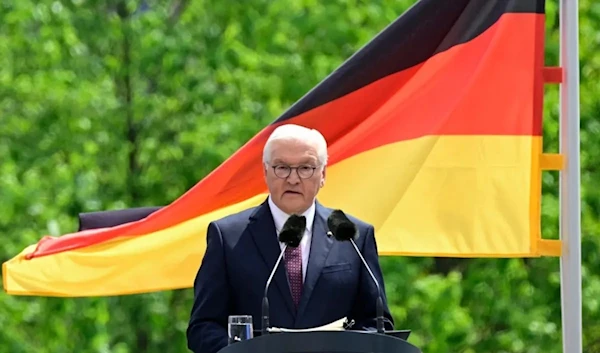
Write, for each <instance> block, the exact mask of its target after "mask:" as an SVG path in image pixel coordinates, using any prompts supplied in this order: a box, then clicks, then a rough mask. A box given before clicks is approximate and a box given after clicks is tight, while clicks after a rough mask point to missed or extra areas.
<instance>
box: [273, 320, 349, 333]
mask: <svg viewBox="0 0 600 353" xmlns="http://www.w3.org/2000/svg"><path fill="white" fill-rule="evenodd" d="M346 320H347V318H345V317H343V318H341V319H339V320H337V321H334V322H332V323H330V324H327V325H323V326H320V327H312V328H304V329H291V328H279V327H271V328H269V332H312V331H344V323H345V322H346Z"/></svg>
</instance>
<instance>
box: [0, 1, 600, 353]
mask: <svg viewBox="0 0 600 353" xmlns="http://www.w3.org/2000/svg"><path fill="white" fill-rule="evenodd" d="M412 3H413V0H379V1H359V0H335V1H334V0H329V1H317V0H245V1H232V0H230V1H224V0H195V1H191V0H163V1H151V0H135V1H133V0H132V1H127V0H104V1H98V0H63V1H53V0H18V1H15V0H0V54H1V55H0V195H1V200H2V202H1V203H0V232H1V234H2V235H3V240H2V242H0V261H2V262H4V261H6V260H8V259H9V258H11V257H13V256H14V255H16V254H17V253H18V252H20V251H21V250H22V249H23V248H24V247H25V246H27V245H29V244H33V243H35V242H37V241H38V240H39V238H40V237H41V236H42V235H44V234H50V235H60V234H64V233H67V232H72V231H74V230H76V228H77V224H76V222H77V214H78V213H79V212H88V211H97V210H107V209H117V208H126V207H137V206H150V205H166V204H168V203H170V202H171V201H173V200H174V199H176V198H177V197H178V196H180V195H181V194H182V193H184V192H185V191H186V190H187V189H189V188H190V187H191V186H192V185H194V184H195V183H196V182H197V181H198V180H200V179H201V178H202V177H204V176H205V175H206V174H207V173H208V172H210V171H211V170H212V169H213V168H215V167H216V166H218V165H219V164H220V163H221V162H222V161H224V160H225V159H226V158H227V157H228V156H229V155H231V154H232V153H233V152H234V151H235V150H236V149H237V148H239V147H240V146H241V145H242V144H243V143H245V142H246V141H247V140H248V139H250V138H251V137H252V136H253V135H254V134H255V133H256V132H257V131H259V130H260V129H261V128H263V127H264V126H265V125H266V124H268V123H270V122H271V121H273V120H274V119H275V118H276V117H277V116H279V115H280V114H281V113H282V112H283V111H285V110H286V109H287V108H288V107H289V106H290V105H291V104H292V103H294V102H295V101H296V100H298V99H299V98H300V97H301V96H302V95H304V94H305V93H306V92H307V91H308V90H310V89H311V88H312V87H313V86H315V85H316V84H317V83H318V82H319V81H321V80H322V79H323V78H324V77H325V76H327V75H328V74H329V73H330V72H331V71H333V70H334V69H335V68H336V67H337V66H338V65H340V64H341V63H342V62H343V61H344V60H345V59H346V58H348V57H349V56H350V55H351V54H352V53H354V52H355V51H356V50H358V49H359V48H360V47H361V46H362V45H364V44H365V43H367V42H368V41H369V40H370V39H371V38H372V37H373V36H374V35H375V34H377V33H378V32H379V31H380V30H382V29H383V28H384V27H385V26H386V25H387V24H389V23H390V22H392V21H393V20H394V19H395V18H396V17H397V16H399V15H400V14H401V13H402V12H404V11H405V10H406V9H407V8H408V7H409V6H411V5H412ZM557 11H558V4H557V0H548V1H547V19H546V28H547V43H546V48H547V49H546V63H547V65H558V54H559V45H558V38H559V33H558V14H557ZM580 19H581V23H580V33H581V34H580V40H581V42H580V46H581V59H580V65H581V128H582V129H581V134H582V135H581V138H582V144H583V147H582V153H581V159H582V163H583V170H582V183H583V190H582V197H583V200H582V202H583V205H582V207H583V254H582V256H583V294H584V298H583V303H584V307H583V323H584V351H585V352H587V353H594V352H600V312H599V305H600V274H599V271H598V269H599V268H600V257H599V251H598V247H599V245H600V220H599V218H598V213H599V211H600V189H599V188H597V187H594V186H593V185H594V180H598V179H599V177H600V175H599V174H598V173H599V171H598V168H597V167H598V165H600V137H598V135H596V134H597V133H598V132H599V131H600V121H599V120H598V119H597V118H598V114H600V85H599V84H598V81H599V79H600V51H598V48H599V47H600V4H598V3H596V1H594V0H580ZM544 119H545V120H544V136H545V142H544V144H545V148H546V150H547V151H548V152H555V151H557V149H558V140H557V137H558V88H557V86H547V87H546V95H545V118H544ZM543 182H544V183H543V186H544V191H543V192H544V195H543V234H544V237H546V238H557V237H558V202H557V199H558V198H557V195H558V174H557V173H555V172H552V173H550V172H547V173H544V179H543ZM382 265H383V268H384V273H385V277H386V283H387V292H388V296H389V300H390V302H391V305H392V309H393V313H394V316H395V318H396V322H397V326H398V328H410V329H412V330H413V334H412V335H411V338H410V341H411V342H412V343H414V344H416V345H417V346H420V347H421V348H422V349H423V351H424V352H428V353H442V352H444V353H445V352H465V353H470V352H495V353H500V352H515V353H520V352H527V353H537V352H540V353H541V352H544V353H552V352H562V343H561V321H560V318H561V310H560V288H559V260H558V259H554V258H541V259H528V260H524V259H470V260H465V259H463V260H461V259H434V258H383V259H382ZM65 275H68V274H65ZM191 301H192V291H191V290H179V291H170V292H164V293H151V294H145V295H135V296H126V297H125V296H123V297H111V298H79V299H63V298H39V297H32V298H29V297H13V296H8V295H6V294H5V293H0V351H1V352H7V353H22V352H28V353H29V352H40V353H45V352H48V353H50V352H51V353H63V352H65V353H67V352H68V353H71V352H80V353H87V352H103V353H104V352H107V353H108V352H111V353H126V352H136V353H137V352H148V353H154V352H160V353H169V352H185V351H187V349H186V340H185V329H186V327H187V320H188V318H189V311H190V308H191Z"/></svg>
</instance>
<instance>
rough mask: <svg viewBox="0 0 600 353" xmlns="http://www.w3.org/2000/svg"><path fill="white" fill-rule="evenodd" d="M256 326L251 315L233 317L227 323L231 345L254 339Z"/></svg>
mask: <svg viewBox="0 0 600 353" xmlns="http://www.w3.org/2000/svg"><path fill="white" fill-rule="evenodd" d="M253 330H254V326H253V325H252V316H250V315H231V316H229V320H228V323H227V333H228V335H229V344H232V343H236V342H240V341H244V340H249V339H252V338H253V337H254V333H253Z"/></svg>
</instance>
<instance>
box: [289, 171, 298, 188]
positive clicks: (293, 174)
mask: <svg viewBox="0 0 600 353" xmlns="http://www.w3.org/2000/svg"><path fill="white" fill-rule="evenodd" d="M287 182H288V183H290V184H293V185H296V184H298V183H300V177H299V176H298V170H297V169H292V172H291V173H290V175H289V176H288V177H287Z"/></svg>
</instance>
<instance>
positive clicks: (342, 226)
mask: <svg viewBox="0 0 600 353" xmlns="http://www.w3.org/2000/svg"><path fill="white" fill-rule="evenodd" d="M327 226H328V227H329V230H330V231H331V233H333V237H334V238H335V239H336V240H339V241H346V240H350V239H355V238H356V236H357V234H358V228H356V224H354V222H352V221H351V220H350V219H349V218H348V217H347V216H346V214H345V213H344V212H343V211H342V210H334V211H333V212H331V214H330V215H329V217H328V218H327Z"/></svg>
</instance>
